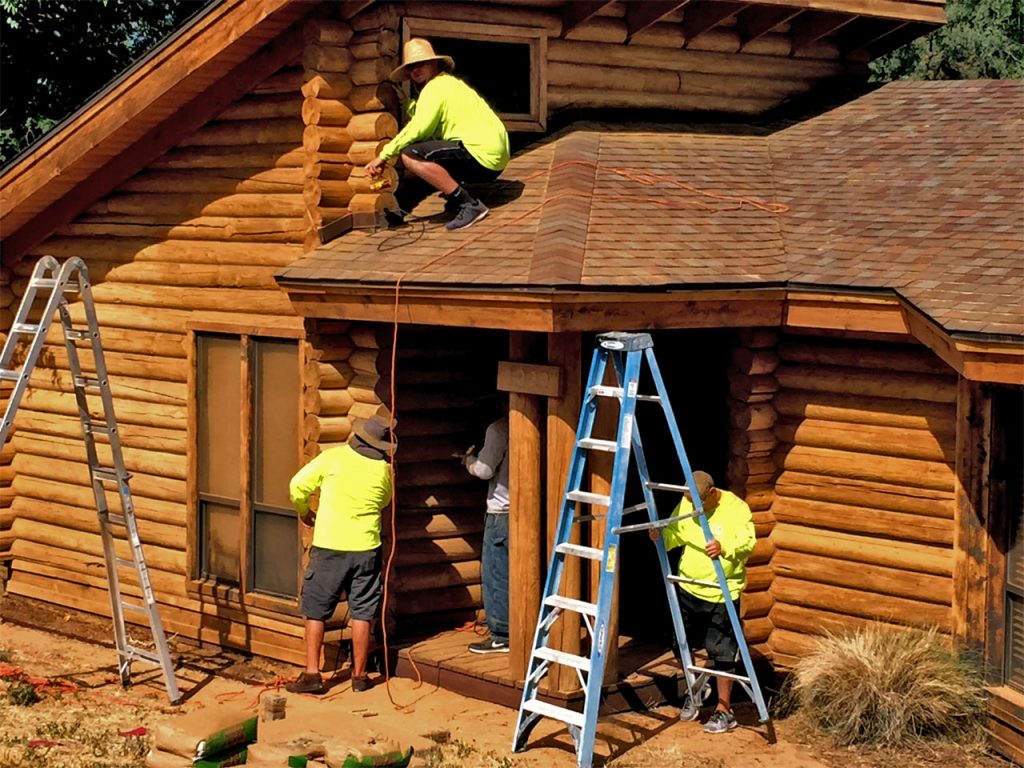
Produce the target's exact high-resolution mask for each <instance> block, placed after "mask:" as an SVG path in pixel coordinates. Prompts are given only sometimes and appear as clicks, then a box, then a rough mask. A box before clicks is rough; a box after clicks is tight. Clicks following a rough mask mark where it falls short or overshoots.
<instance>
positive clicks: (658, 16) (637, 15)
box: [626, 0, 690, 43]
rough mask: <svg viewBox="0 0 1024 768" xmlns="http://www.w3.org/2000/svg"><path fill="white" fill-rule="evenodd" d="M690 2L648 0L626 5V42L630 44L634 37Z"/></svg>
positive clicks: (683, 0) (686, 0)
mask: <svg viewBox="0 0 1024 768" xmlns="http://www.w3.org/2000/svg"><path fill="white" fill-rule="evenodd" d="M689 1H690V0H682V2H680V0H650V1H649V2H645V3H627V4H626V42H627V43H628V42H630V40H632V39H633V36H634V35H637V34H639V33H640V32H643V31H644V30H645V29H647V28H648V27H651V26H653V25H655V24H657V23H658V22H659V21H661V20H662V19H663V18H665V17H666V16H668V15H669V14H670V13H672V12H673V11H676V10H678V9H679V8H682V7H683V6H684V5H686V4H687V3H688V2H689Z"/></svg>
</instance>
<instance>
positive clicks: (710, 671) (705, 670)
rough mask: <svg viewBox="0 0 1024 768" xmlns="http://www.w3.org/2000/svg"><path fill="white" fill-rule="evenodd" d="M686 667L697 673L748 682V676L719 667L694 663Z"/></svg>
mask: <svg viewBox="0 0 1024 768" xmlns="http://www.w3.org/2000/svg"><path fill="white" fill-rule="evenodd" d="M687 669H688V670H690V671H691V672H695V673H697V674H704V675H711V676H712V677H727V678H729V679H730V680H736V681H737V682H740V683H750V678H749V677H745V676H743V675H737V674H734V673H732V672H726V671H724V670H721V669H715V668H714V667H698V666H696V665H691V666H689V667H687Z"/></svg>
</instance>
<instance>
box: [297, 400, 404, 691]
mask: <svg viewBox="0 0 1024 768" xmlns="http://www.w3.org/2000/svg"><path fill="white" fill-rule="evenodd" d="M393 428H394V420H393V419H392V418H391V416H390V415H383V416H373V417H371V418H370V419H367V420H359V421H357V422H356V423H355V425H354V428H353V434H352V438H351V440H350V441H349V443H348V444H347V445H343V446H340V447H338V448H330V449H328V450H326V451H324V452H323V453H321V454H320V455H319V456H317V457H316V458H315V459H313V460H312V461H310V462H309V463H308V464H306V466H304V467H303V468H302V469H300V470H299V471H298V472H297V473H296V474H295V477H293V478H292V480H291V483H290V484H289V493H290V496H291V500H292V504H293V505H294V506H295V510H296V512H298V514H299V519H300V520H301V521H302V523H303V524H304V525H311V526H313V546H312V550H311V551H310V555H309V566H308V567H307V568H306V573H305V577H304V580H303V586H302V614H303V616H305V617H306V628H305V645H306V669H305V671H304V672H303V673H302V674H300V675H299V677H298V679H296V680H295V681H294V682H292V683H289V684H288V685H286V686H285V687H286V688H287V689H288V690H289V691H291V692H293V693H314V694H319V693H323V692H324V690H325V687H324V681H323V678H322V677H321V676H320V651H321V650H322V648H323V644H324V627H325V622H326V621H327V620H328V619H329V618H330V617H331V616H332V615H333V613H334V609H335V608H337V606H338V602H339V601H340V599H341V593H342V592H344V593H346V594H347V595H348V608H349V616H350V617H351V627H352V690H353V691H365V690H368V689H369V688H371V687H372V685H371V683H370V680H369V678H368V677H367V675H366V660H367V656H368V655H369V650H370V625H371V623H372V622H373V620H374V618H375V617H376V615H377V609H378V608H379V607H380V601H381V596H382V594H383V592H384V585H383V579H382V569H381V544H380V529H381V510H382V509H383V508H384V507H385V505H387V503H388V502H389V501H390V500H391V467H390V464H389V461H388V459H389V457H390V456H391V455H392V454H393V453H394V450H395V447H396V441H395V439H394V437H393V435H392V432H391V430H392V429H393ZM318 489H319V491H320V504H319V506H318V507H317V511H316V513H315V514H314V513H312V512H311V511H310V509H309V497H310V495H311V494H312V493H313V492H314V491H316V490H318Z"/></svg>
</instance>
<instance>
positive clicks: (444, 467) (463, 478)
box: [15, 455, 480, 487]
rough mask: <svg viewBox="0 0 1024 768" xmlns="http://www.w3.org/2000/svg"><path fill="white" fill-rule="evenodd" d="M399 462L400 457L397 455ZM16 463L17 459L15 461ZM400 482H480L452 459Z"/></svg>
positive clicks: (413, 468)
mask: <svg viewBox="0 0 1024 768" xmlns="http://www.w3.org/2000/svg"><path fill="white" fill-rule="evenodd" d="M399 460H401V455H399ZM15 461H17V459H15ZM401 482H402V484H403V485H405V486H406V487H410V486H416V485H453V486H454V485H470V484H476V483H479V482H480V481H479V480H478V479H477V478H475V477H473V476H472V475H470V474H469V473H468V472H467V471H466V468H465V467H463V466H462V465H461V464H460V463H459V462H458V461H455V460H454V459H452V460H450V461H434V462H421V463H416V464H409V465H406V464H404V463H403V464H402V475H401Z"/></svg>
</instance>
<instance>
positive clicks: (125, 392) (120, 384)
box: [29, 365, 188, 413]
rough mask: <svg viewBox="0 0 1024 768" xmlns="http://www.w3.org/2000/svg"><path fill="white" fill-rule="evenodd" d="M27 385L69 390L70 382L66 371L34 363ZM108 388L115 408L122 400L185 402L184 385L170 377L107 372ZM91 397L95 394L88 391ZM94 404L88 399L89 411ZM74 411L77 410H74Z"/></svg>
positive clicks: (186, 391)
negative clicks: (131, 375) (141, 376)
mask: <svg viewBox="0 0 1024 768" xmlns="http://www.w3.org/2000/svg"><path fill="white" fill-rule="evenodd" d="M29 387H30V388H31V389H32V390H33V391H38V390H48V391H59V392H68V393H72V392H73V391H74V385H73V383H72V381H71V374H70V373H69V372H68V371H65V370H60V369H54V368H47V367H45V366H41V365H36V367H35V368H34V369H33V371H32V376H31V377H30V378H29ZM110 392H111V394H112V395H113V398H114V402H115V403H118V405H117V406H115V412H116V411H117V409H118V407H119V405H120V403H121V402H122V401H123V400H134V401H136V402H138V403H153V404H156V405H182V406H184V405H186V404H187V403H188V388H187V386H186V385H185V384H184V383H179V382H173V381H157V380H155V379H138V378H132V377H129V376H111V377H110ZM91 397H97V395H92V396H91ZM97 402H98V401H97ZM96 407H97V405H96V404H95V403H94V402H93V400H91V399H90V401H89V408H90V413H92V412H93V411H94V409H95V408H96ZM76 413H77V411H76Z"/></svg>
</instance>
